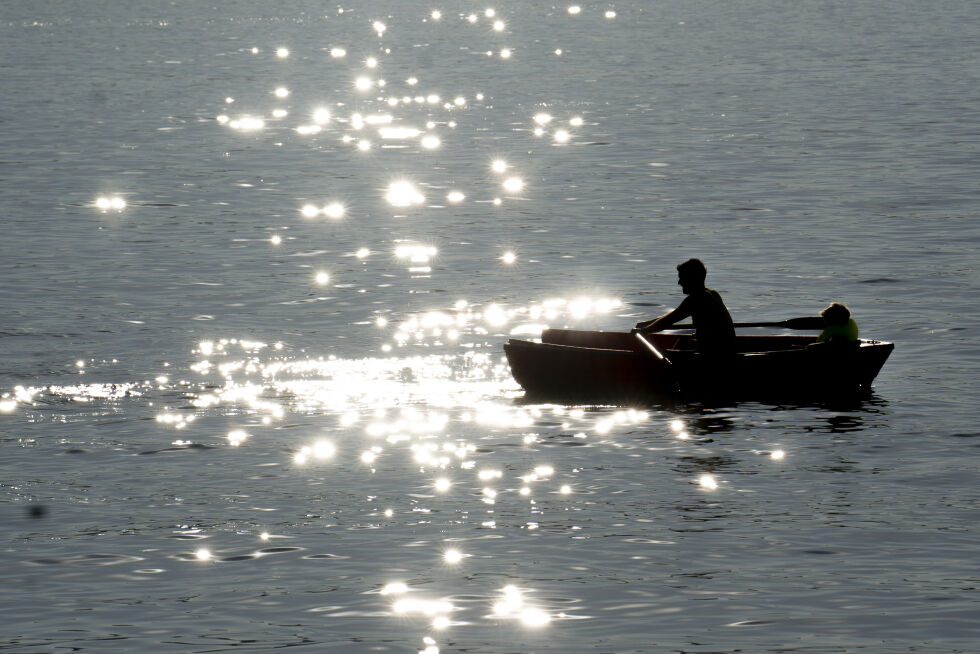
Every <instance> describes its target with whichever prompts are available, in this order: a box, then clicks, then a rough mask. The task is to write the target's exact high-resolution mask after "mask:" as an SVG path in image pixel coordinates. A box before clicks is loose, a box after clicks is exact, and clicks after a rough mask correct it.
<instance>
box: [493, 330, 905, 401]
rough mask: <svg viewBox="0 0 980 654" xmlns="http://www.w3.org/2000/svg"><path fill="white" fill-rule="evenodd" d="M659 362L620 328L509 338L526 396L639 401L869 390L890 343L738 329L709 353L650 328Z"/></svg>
mask: <svg viewBox="0 0 980 654" xmlns="http://www.w3.org/2000/svg"><path fill="white" fill-rule="evenodd" d="M648 339H649V340H650V341H651V342H652V343H653V344H654V345H655V346H656V347H657V349H658V350H660V351H661V352H662V353H664V354H666V355H667V359H668V361H662V360H660V359H658V358H657V357H655V356H654V355H653V354H652V353H650V352H649V351H647V350H645V348H644V347H643V346H642V344H641V343H640V342H639V341H638V340H637V339H636V337H635V336H633V335H632V334H629V333H623V332H597V331H583V330H563V329H549V330H545V332H544V333H543V334H542V342H541V343H537V342H533V341H524V340H515V339H512V340H510V341H509V342H508V343H506V344H505V345H504V351H505V353H506V355H507V359H508V361H509V363H510V367H511V372H512V373H513V375H514V379H515V380H516V381H517V382H518V383H519V384H520V385H521V387H522V388H524V390H525V392H526V394H527V398H528V399H532V400H542V401H545V400H551V401H564V402H591V403H617V404H637V403H644V402H646V403H649V402H650V401H656V400H658V399H664V398H668V397H674V398H676V397H683V398H689V399H697V398H708V397H716V398H725V399H746V400H747V399H767V398H784V397H793V398H800V399H816V398H825V397H833V396H854V395H860V394H862V393H867V392H869V391H870V389H871V384H872V382H873V381H874V379H875V377H876V376H877V374H878V372H879V371H880V370H881V367H882V366H883V365H884V363H885V361H886V360H887V358H888V356H889V355H890V354H891V351H892V350H893V349H894V345H893V344H892V343H883V342H880V341H860V342H859V343H858V344H856V345H854V346H842V347H841V346H837V345H819V346H813V347H810V346H811V345H813V344H814V340H815V339H814V338H813V337H809V336H739V337H737V339H736V340H737V350H738V352H737V353H736V354H735V355H733V356H731V357H727V358H724V359H717V358H707V357H704V356H702V355H700V354H697V353H696V352H695V351H694V349H693V340H692V337H691V336H690V335H689V334H653V335H650V336H648Z"/></svg>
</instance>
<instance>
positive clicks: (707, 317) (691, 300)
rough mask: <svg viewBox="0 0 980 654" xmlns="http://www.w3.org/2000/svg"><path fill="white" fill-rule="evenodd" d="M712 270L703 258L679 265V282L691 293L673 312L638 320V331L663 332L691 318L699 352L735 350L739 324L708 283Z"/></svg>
mask: <svg viewBox="0 0 980 654" xmlns="http://www.w3.org/2000/svg"><path fill="white" fill-rule="evenodd" d="M707 274H708V270H707V268H705V267H704V264H703V263H701V260H700V259H688V260H687V261H685V262H684V263H682V264H680V265H679V266H677V283H678V284H680V286H681V290H682V291H684V294H685V295H687V297H686V298H684V301H683V302H681V303H680V306H678V307H677V308H676V309H674V310H673V311H671V312H670V313H666V314H664V315H662V316H660V317H659V318H654V319H653V320H646V321H643V322H638V323H636V328H635V329H634V331H638V332H641V333H648V332H659V331H661V330H663V329H667V328H668V327H670V326H671V325H673V324H675V323H677V322H680V321H681V320H684V319H685V318H691V321H692V322H693V323H694V330H695V340H696V341H697V347H698V352H700V353H702V354H709V355H713V356H718V355H728V354H732V353H734V352H735V326H734V325H733V324H732V316H731V314H729V313H728V308H727V307H726V306H725V302H724V301H723V300H722V299H721V295H719V293H718V291H716V290H713V289H710V288H707V287H706V286H705V285H704V280H705V277H707Z"/></svg>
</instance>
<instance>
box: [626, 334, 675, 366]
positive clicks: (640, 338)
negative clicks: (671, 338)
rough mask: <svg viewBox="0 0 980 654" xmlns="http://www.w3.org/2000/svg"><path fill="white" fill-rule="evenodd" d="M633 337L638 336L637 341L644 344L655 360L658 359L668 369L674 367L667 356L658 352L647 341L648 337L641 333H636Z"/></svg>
mask: <svg viewBox="0 0 980 654" xmlns="http://www.w3.org/2000/svg"><path fill="white" fill-rule="evenodd" d="M633 335H634V336H636V340H638V341H640V343H642V344H643V347H644V348H645V349H646V351H647V352H649V353H650V354H652V355H653V357H654V358H655V359H657V360H658V361H662V362H663V363H664V364H665V365H667V366H668V367H669V366H672V365H674V364H673V363H671V361H670V359H668V358H667V355H666V354H664V353H663V352H661V351H660V350H658V349H657V346H656V345H654V344H653V343H651V342H650V341H649V340H647V337H646V336H644V335H643V334H641V333H639V332H636V333H635V334H633Z"/></svg>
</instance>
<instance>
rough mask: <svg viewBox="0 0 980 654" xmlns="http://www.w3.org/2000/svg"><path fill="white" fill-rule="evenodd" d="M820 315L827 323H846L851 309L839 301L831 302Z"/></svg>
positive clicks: (849, 317)
mask: <svg viewBox="0 0 980 654" xmlns="http://www.w3.org/2000/svg"><path fill="white" fill-rule="evenodd" d="M820 315H821V316H823V319H824V322H826V323H827V324H828V325H846V324H847V321H848V320H850V319H851V310H850V309H848V308H847V306H845V305H844V304H843V303H841V302H833V303H831V305H830V306H829V307H827V308H826V309H824V310H823V311H821V312H820Z"/></svg>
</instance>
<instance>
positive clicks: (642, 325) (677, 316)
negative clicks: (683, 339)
mask: <svg viewBox="0 0 980 654" xmlns="http://www.w3.org/2000/svg"><path fill="white" fill-rule="evenodd" d="M688 299H689V298H684V301H683V302H681V304H680V306H679V307H677V308H676V309H674V310H673V311H671V312H670V313H665V314H664V315H662V316H659V317H657V318H654V319H653V320H645V321H643V322H638V323H636V328H635V330H634V331H640V332H659V331H660V330H662V329H667V328H668V327H670V326H671V325H673V324H674V323H677V322H680V321H681V320H684V319H685V318H688V317H690V315H691V310H690V308H689V305H688Z"/></svg>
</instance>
